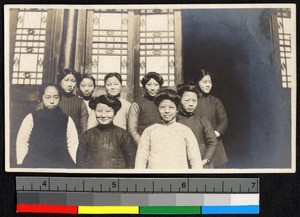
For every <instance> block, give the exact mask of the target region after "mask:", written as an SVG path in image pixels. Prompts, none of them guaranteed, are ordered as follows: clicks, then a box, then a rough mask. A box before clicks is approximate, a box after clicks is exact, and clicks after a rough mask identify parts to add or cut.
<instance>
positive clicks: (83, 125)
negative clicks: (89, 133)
mask: <svg viewBox="0 0 300 217" xmlns="http://www.w3.org/2000/svg"><path fill="white" fill-rule="evenodd" d="M88 115H89V113H88V110H87V108H86V105H85V103H84V101H83V100H82V104H81V114H80V130H81V132H78V133H79V134H83V133H84V132H85V131H86V129H87V121H88Z"/></svg>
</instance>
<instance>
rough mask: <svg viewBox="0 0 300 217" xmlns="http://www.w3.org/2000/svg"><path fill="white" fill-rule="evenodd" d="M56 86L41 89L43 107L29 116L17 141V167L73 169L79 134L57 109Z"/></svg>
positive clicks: (58, 108) (69, 120) (21, 128)
mask: <svg viewBox="0 0 300 217" xmlns="http://www.w3.org/2000/svg"><path fill="white" fill-rule="evenodd" d="M59 90H60V89H59V87H58V86H57V85H56V84H47V85H45V86H42V88H41V90H40V94H39V101H40V102H41V103H42V108H41V109H39V110H37V111H35V112H32V113H30V114H28V115H27V116H26V117H25V118H24V120H23V122H22V124H21V127H20V130H19V132H18V136H17V142H16V154H17V164H19V165H21V166H22V167H27V168H75V163H76V152H77V147H78V135H77V131H76V128H75V124H74V122H73V120H72V118H71V117H69V116H67V115H66V114H64V113H63V112H62V110H61V108H60V107H59V106H58V104H59V101H60V91H59Z"/></svg>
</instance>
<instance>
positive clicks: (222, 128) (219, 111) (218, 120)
mask: <svg viewBox="0 0 300 217" xmlns="http://www.w3.org/2000/svg"><path fill="white" fill-rule="evenodd" d="M197 77H198V78H197V79H196V82H197V84H196V85H197V86H198V87H199V90H200V98H199V100H198V105H197V107H196V110H195V113H198V114H200V116H201V117H206V118H207V119H208V120H209V121H210V122H211V124H212V126H213V128H214V132H215V135H216V137H217V138H218V145H217V149H216V153H215V156H214V158H213V160H212V162H213V164H214V166H215V167H224V166H225V164H226V163H227V162H228V159H227V155H226V152H225V149H224V145H223V142H222V136H223V135H224V134H225V132H226V130H227V126H228V120H227V115H226V110H225V108H224V106H223V104H222V102H221V100H220V99H219V98H217V97H214V96H212V95H210V94H209V93H210V91H211V89H212V80H211V74H210V73H209V72H207V71H205V70H203V69H202V70H201V71H200V73H198V74H197Z"/></svg>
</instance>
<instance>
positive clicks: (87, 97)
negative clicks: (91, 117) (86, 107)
mask: <svg viewBox="0 0 300 217" xmlns="http://www.w3.org/2000/svg"><path fill="white" fill-rule="evenodd" d="M81 97H82V99H84V100H85V101H90V100H91V99H93V97H92V94H91V95H89V96H85V95H83V94H81Z"/></svg>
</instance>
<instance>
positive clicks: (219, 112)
mask: <svg viewBox="0 0 300 217" xmlns="http://www.w3.org/2000/svg"><path fill="white" fill-rule="evenodd" d="M216 121H217V127H216V129H215V130H216V131H218V132H219V133H220V134H221V135H224V133H225V132H226V130H227V126H228V120H227V114H226V110H225V108H224V106H223V104H222V102H221V100H219V99H216Z"/></svg>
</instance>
